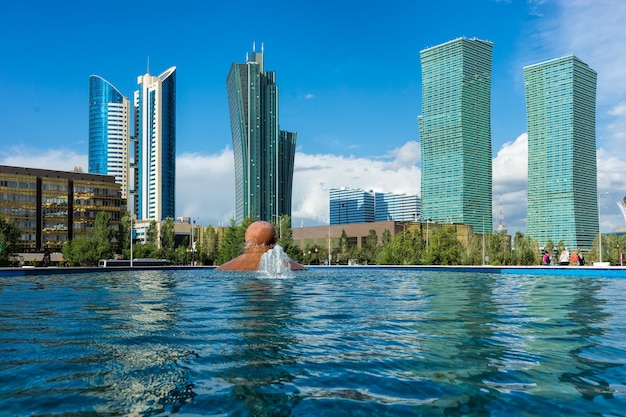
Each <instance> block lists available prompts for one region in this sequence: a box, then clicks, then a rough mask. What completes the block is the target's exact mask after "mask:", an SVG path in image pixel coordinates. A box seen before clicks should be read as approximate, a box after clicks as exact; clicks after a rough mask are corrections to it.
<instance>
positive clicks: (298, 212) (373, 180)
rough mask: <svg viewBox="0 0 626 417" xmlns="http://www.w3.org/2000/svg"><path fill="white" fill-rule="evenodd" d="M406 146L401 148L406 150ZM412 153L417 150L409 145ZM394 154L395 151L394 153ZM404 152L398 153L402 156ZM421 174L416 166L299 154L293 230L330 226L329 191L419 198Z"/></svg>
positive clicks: (295, 180)
mask: <svg viewBox="0 0 626 417" xmlns="http://www.w3.org/2000/svg"><path fill="white" fill-rule="evenodd" d="M405 147H406V145H405V146H403V147H401V148H400V149H402V148H405ZM408 149H413V150H414V146H413V145H409V146H408ZM392 152H393V151H392ZM400 154H402V152H396V155H400ZM420 178H421V176H420V170H419V168H418V167H416V166H415V165H414V164H407V163H399V162H398V158H396V159H394V160H392V161H390V162H385V161H375V160H372V159H367V158H346V157H341V156H336V155H328V154H317V155H310V154H304V153H301V152H299V153H296V159H295V172H294V179H293V206H292V217H293V226H294V227H295V226H299V225H301V224H302V223H303V222H304V225H305V226H313V225H319V224H328V221H329V217H328V216H329V202H328V198H329V194H328V193H329V189H330V188H334V187H350V188H361V189H364V190H373V191H385V192H394V193H406V194H419V189H420Z"/></svg>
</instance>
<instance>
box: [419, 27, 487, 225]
mask: <svg viewBox="0 0 626 417" xmlns="http://www.w3.org/2000/svg"><path fill="white" fill-rule="evenodd" d="M492 49H493V44H492V43H491V42H488V41H483V40H479V39H467V38H458V39H455V40H452V41H449V42H446V43H443V44H441V45H438V46H434V47H431V48H427V49H424V50H422V51H421V52H420V58H421V63H422V115H421V116H419V118H418V121H419V130H420V139H421V149H422V183H421V188H422V216H421V217H422V219H423V220H426V219H428V220H429V221H436V222H441V223H451V222H452V223H465V224H468V225H471V226H472V227H473V228H474V230H475V231H476V232H478V233H483V232H485V231H489V230H492V229H491V228H492V216H491V213H492V181H491V179H492V174H491V54H492Z"/></svg>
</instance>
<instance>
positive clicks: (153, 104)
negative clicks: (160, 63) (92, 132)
mask: <svg viewBox="0 0 626 417" xmlns="http://www.w3.org/2000/svg"><path fill="white" fill-rule="evenodd" d="M137 83H138V84H139V90H137V91H135V94H134V101H135V112H136V115H135V120H136V121H135V129H136V131H135V137H136V139H137V146H136V154H135V161H136V182H137V184H136V187H135V190H137V207H136V210H135V213H136V215H137V218H138V219H139V220H165V219H166V218H167V217H171V218H175V208H176V67H171V68H169V69H168V70H166V71H165V72H163V73H162V74H161V75H159V76H154V75H150V74H149V73H147V74H145V75H141V76H139V77H138V78H137Z"/></svg>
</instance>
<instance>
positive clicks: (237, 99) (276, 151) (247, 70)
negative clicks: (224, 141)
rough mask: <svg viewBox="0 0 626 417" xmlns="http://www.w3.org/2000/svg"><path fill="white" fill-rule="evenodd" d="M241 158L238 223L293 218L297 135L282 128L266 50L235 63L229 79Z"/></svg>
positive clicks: (237, 161)
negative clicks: (286, 216)
mask: <svg viewBox="0 0 626 417" xmlns="http://www.w3.org/2000/svg"><path fill="white" fill-rule="evenodd" d="M226 86H227V93H228V106H229V112H230V123H231V131H232V140H233V153H234V160H235V216H234V217H235V221H236V222H238V223H240V222H241V221H242V220H243V219H244V218H246V217H253V218H255V219H258V220H266V221H276V219H277V218H279V217H280V216H283V215H288V216H291V200H292V188H293V164H294V157H295V148H296V133H294V132H287V131H283V130H280V126H279V124H278V85H277V84H276V73H275V72H273V71H265V68H264V62H263V51H261V52H260V53H258V52H256V51H254V52H253V53H252V55H251V56H249V57H247V58H246V63H245V64H238V63H233V64H232V66H231V68H230V71H229V73H228V76H227V78H226Z"/></svg>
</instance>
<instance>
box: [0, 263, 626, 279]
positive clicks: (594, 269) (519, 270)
mask: <svg viewBox="0 0 626 417" xmlns="http://www.w3.org/2000/svg"><path fill="white" fill-rule="evenodd" d="M306 267H307V268H308V269H359V268H367V269H373V268H377V269H395V270H403V269H406V270H424V271H436V272H472V273H487V274H519V275H565V276H597V277H620V278H622V277H623V278H626V267H622V266H593V265H590V266H560V265H558V266H491V265H478V266H468V265H350V266H348V265H333V266H324V265H319V266H317V265H308V266H306ZM215 268H216V266H190V265H174V266H144V267H114V268H102V267H26V268H0V277H11V276H15V277H18V276H37V275H62V274H81V273H101V272H112V271H155V270H156V271H180V270H183V271H189V270H193V271H202V270H213V269H215Z"/></svg>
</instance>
